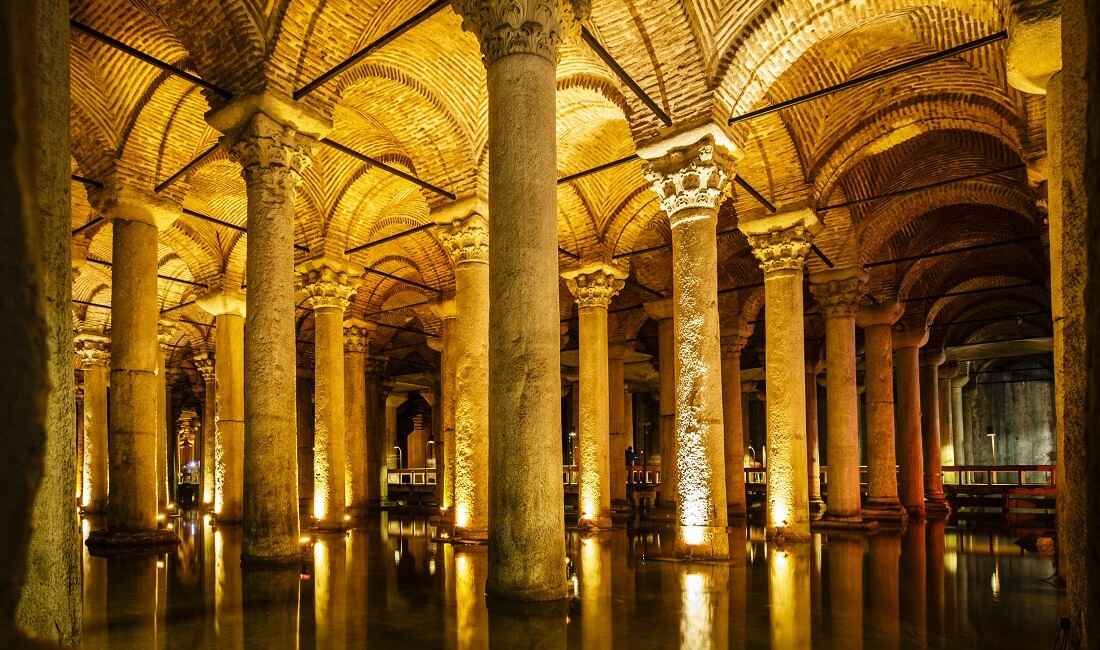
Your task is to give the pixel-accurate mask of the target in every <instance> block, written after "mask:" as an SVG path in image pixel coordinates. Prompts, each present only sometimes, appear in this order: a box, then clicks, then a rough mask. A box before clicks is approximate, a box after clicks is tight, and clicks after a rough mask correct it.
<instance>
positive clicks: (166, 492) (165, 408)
mask: <svg viewBox="0 0 1100 650" xmlns="http://www.w3.org/2000/svg"><path fill="white" fill-rule="evenodd" d="M175 338H176V323H175V321H171V320H168V319H165V318H162V319H160V322H159V323H157V343H158V344H159V345H158V346H157V512H159V513H166V512H167V510H168V504H169V503H171V502H172V496H171V495H172V481H171V478H170V476H169V474H170V473H171V472H170V471H169V461H168V436H169V427H170V426H171V425H170V424H169V420H170V419H171V417H172V403H171V385H172V383H171V382H170V381H168V366H167V359H168V357H169V356H171V354H172V345H173V344H172V342H173V340H175Z"/></svg>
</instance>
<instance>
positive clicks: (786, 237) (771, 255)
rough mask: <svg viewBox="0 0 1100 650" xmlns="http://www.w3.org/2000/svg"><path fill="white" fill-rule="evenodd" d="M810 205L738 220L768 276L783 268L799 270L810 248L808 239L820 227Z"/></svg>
mask: <svg viewBox="0 0 1100 650" xmlns="http://www.w3.org/2000/svg"><path fill="white" fill-rule="evenodd" d="M820 225H821V224H820V222H819V221H818V219H817V215H816V214H814V211H813V210H811V209H810V208H800V209H796V210H788V211H786V212H780V213H778V214H773V215H768V216H766V217H760V218H758V219H753V220H752V221H746V222H745V223H741V224H738V226H737V227H738V228H739V229H740V230H741V232H743V233H745V236H746V237H747V238H748V240H749V245H750V246H752V253H753V255H755V256H756V259H757V260H759V261H760V268H761V270H763V271H764V275H765V276H767V275H768V274H770V273H777V272H782V271H800V270H801V269H802V265H803V263H804V262H805V261H806V254H807V253H809V252H810V239H811V238H812V235H813V232H814V231H815V230H817V229H818V228H819V227H820Z"/></svg>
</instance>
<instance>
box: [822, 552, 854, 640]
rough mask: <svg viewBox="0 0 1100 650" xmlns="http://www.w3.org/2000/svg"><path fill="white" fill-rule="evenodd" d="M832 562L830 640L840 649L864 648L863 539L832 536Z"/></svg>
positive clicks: (830, 561)
mask: <svg viewBox="0 0 1100 650" xmlns="http://www.w3.org/2000/svg"><path fill="white" fill-rule="evenodd" d="M826 552H827V553H828V556H827V557H828V562H829V609H828V612H829V619H830V620H829V623H830V626H829V627H830V637H831V639H832V644H833V647H834V648H836V649H837V650H859V649H860V648H862V647H863V539H862V538H861V537H858V536H855V535H844V534H835V533H834V534H831V535H830V536H829V544H828V547H827V549H826Z"/></svg>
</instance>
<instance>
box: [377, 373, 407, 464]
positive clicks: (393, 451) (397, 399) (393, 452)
mask: <svg viewBox="0 0 1100 650" xmlns="http://www.w3.org/2000/svg"><path fill="white" fill-rule="evenodd" d="M408 400H409V395H408V393H393V392H391V393H389V394H387V395H386V415H385V423H386V429H385V432H386V435H385V436H384V437H383V439H384V441H385V442H384V444H385V450H386V466H387V467H388V468H389V469H401V468H402V467H408V466H409V463H408V462H407V460H408V459H406V458H400V457H399V456H398V453H397V451H398V446H397V407H398V406H401V405H402V404H404V403H405V402H407V401H408Z"/></svg>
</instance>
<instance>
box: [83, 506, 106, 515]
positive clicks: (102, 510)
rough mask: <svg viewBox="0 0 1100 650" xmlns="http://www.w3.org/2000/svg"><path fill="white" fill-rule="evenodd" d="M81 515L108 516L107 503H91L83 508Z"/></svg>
mask: <svg viewBox="0 0 1100 650" xmlns="http://www.w3.org/2000/svg"><path fill="white" fill-rule="evenodd" d="M80 514H82V515H105V514H107V504H105V503H98V504H96V503H89V504H88V505H86V506H81V508H80Z"/></svg>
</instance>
